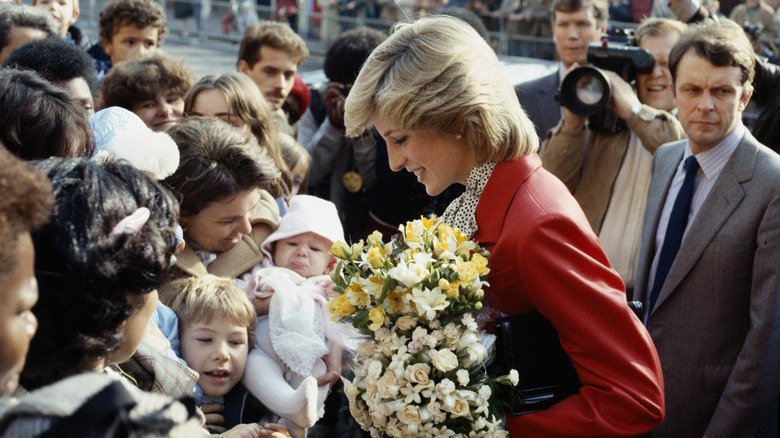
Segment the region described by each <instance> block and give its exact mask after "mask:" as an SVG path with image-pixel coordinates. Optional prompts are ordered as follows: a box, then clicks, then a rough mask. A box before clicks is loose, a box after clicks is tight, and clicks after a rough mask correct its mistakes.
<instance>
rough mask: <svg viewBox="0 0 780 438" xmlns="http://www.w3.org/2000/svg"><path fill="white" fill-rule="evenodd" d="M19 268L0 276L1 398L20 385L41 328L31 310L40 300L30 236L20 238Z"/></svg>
mask: <svg viewBox="0 0 780 438" xmlns="http://www.w3.org/2000/svg"><path fill="white" fill-rule="evenodd" d="M16 244H17V245H18V246H17V247H18V251H19V252H18V257H19V259H18V261H17V262H16V263H17V264H16V266H15V267H14V268H13V269H11V270H10V271H8V272H5V273H3V274H2V275H1V276H0V395H4V394H7V393H11V392H13V391H14V390H15V389H16V386H17V385H18V384H19V374H21V372H22V368H24V359H25V357H26V356H27V350H28V349H29V348H30V340H31V339H32V337H33V335H34V334H35V330H36V329H37V328H38V320H37V319H35V315H33V313H32V307H33V306H34V305H35V303H36V302H37V301H38V283H36V281H35V274H34V271H33V264H34V261H35V256H34V252H33V251H34V250H33V244H32V240H31V239H30V235H29V234H28V233H25V234H23V235H21V236H19V238H18V239H17V243H16Z"/></svg>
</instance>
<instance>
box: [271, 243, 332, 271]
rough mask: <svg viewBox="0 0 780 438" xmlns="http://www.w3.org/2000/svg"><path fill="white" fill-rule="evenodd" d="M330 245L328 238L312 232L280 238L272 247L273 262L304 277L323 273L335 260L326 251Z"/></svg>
mask: <svg viewBox="0 0 780 438" xmlns="http://www.w3.org/2000/svg"><path fill="white" fill-rule="evenodd" d="M330 247H331V242H330V240H328V239H326V238H324V237H322V236H320V235H318V234H314V233H303V234H298V235H295V236H292V237H288V238H286V239H280V240H277V241H276V248H275V249H274V264H275V265H276V266H279V267H282V268H287V269H290V270H293V271H295V272H296V273H298V274H299V275H300V276H302V277H306V278H308V277H313V276H315V275H324V274H327V273H328V272H330V270H331V269H332V268H333V265H334V263H335V261H336V259H335V258H334V257H333V256H332V255H330V254H329V253H328V251H330Z"/></svg>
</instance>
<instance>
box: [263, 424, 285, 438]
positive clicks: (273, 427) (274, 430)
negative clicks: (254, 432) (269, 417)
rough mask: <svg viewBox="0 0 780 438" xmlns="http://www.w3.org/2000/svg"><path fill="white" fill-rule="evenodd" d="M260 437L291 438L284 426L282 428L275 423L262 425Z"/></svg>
mask: <svg viewBox="0 0 780 438" xmlns="http://www.w3.org/2000/svg"><path fill="white" fill-rule="evenodd" d="M258 436H260V437H272V438H292V435H290V431H289V430H287V427H286V426H282V425H281V424H277V423H263V427H262V428H261V429H260V434H259V435H258Z"/></svg>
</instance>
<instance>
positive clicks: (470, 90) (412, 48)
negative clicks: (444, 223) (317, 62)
mask: <svg viewBox="0 0 780 438" xmlns="http://www.w3.org/2000/svg"><path fill="white" fill-rule="evenodd" d="M375 115H378V116H381V117H382V118H384V119H387V120H390V121H392V122H393V123H394V124H396V125H399V126H400V127H401V128H402V129H406V130H412V131H434V132H439V133H443V134H455V135H457V134H463V135H465V136H466V138H467V140H468V142H469V145H470V147H471V149H472V151H473V152H474V156H475V158H476V159H477V161H478V162H485V161H508V160H513V159H515V158H517V157H518V156H520V155H522V154H528V153H530V152H533V151H535V150H536V148H537V147H538V144H539V140H538V137H537V135H536V132H535V129H534V126H533V124H532V123H531V121H530V120H529V119H528V116H526V114H525V112H524V111H523V110H522V108H521V107H520V103H519V101H518V99H517V95H516V94H515V90H514V87H512V85H511V84H510V82H509V80H508V79H507V78H506V75H504V73H503V71H502V69H501V65H500V64H499V62H498V58H497V57H496V55H495V53H494V52H493V50H492V49H491V48H490V46H488V44H487V43H486V42H485V40H483V39H482V38H481V37H480V36H479V34H477V32H476V31H475V30H474V29H472V28H471V27H470V26H469V25H467V24H466V23H465V22H463V21H461V20H459V19H456V18H452V17H448V16H441V15H439V16H430V17H425V18H422V19H420V20H417V21H415V22H412V23H399V24H397V25H396V26H395V27H394V29H393V34H392V35H391V36H390V37H389V38H388V39H387V40H386V41H385V42H383V43H382V44H380V45H379V47H377V48H376V49H375V50H374V51H373V52H371V55H370V56H369V58H368V60H366V63H365V65H364V66H363V69H362V70H361V71H360V74H359V75H358V77H357V79H356V80H355V84H354V85H353V86H352V90H351V91H350V93H349V97H348V98H347V102H346V105H345V115H344V120H345V125H346V132H347V135H349V136H352V137H357V136H359V135H362V134H363V133H364V132H366V131H367V130H368V129H370V128H372V127H373V121H372V118H373V117H374V116H375Z"/></svg>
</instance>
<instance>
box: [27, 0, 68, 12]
mask: <svg viewBox="0 0 780 438" xmlns="http://www.w3.org/2000/svg"><path fill="white" fill-rule="evenodd" d="M39 1H41V0H32V6H35V5H37V4H38V2H39ZM14 3H16V4H19V1H18V0H17V1H15V2H14ZM72 3H73V12H75V13H77V14H79V13H81V9H79V0H72Z"/></svg>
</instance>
